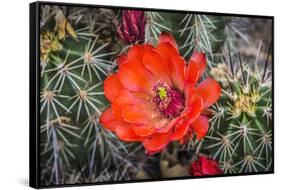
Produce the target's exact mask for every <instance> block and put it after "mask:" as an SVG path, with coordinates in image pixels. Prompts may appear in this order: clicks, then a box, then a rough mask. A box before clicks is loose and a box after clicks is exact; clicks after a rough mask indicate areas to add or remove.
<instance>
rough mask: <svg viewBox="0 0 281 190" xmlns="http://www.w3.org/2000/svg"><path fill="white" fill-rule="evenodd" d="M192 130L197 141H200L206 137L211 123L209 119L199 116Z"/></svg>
mask: <svg viewBox="0 0 281 190" xmlns="http://www.w3.org/2000/svg"><path fill="white" fill-rule="evenodd" d="M191 127H192V129H193V130H194V132H195V134H196V138H197V140H200V139H201V138H203V137H205V136H206V134H207V132H208V128H209V121H208V118H207V117H204V116H199V117H198V118H197V119H196V120H195V121H194V122H193V123H192V124H191Z"/></svg>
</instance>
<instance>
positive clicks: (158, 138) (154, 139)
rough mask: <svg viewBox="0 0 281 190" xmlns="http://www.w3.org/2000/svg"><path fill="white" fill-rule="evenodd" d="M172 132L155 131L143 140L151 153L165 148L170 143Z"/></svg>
mask: <svg viewBox="0 0 281 190" xmlns="http://www.w3.org/2000/svg"><path fill="white" fill-rule="evenodd" d="M170 136H171V134H170V133H154V134H153V135H151V136H149V137H147V138H145V139H144V140H143V142H142V144H143V146H144V148H145V149H146V150H147V152H148V154H149V153H155V152H158V151H160V150H162V149H163V148H165V146H166V145H167V144H168V143H169V138H170Z"/></svg>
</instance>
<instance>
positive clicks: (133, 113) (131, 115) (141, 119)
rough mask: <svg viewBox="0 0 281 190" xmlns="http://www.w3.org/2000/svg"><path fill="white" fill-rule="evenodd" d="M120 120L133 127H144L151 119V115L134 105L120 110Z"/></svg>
mask: <svg viewBox="0 0 281 190" xmlns="http://www.w3.org/2000/svg"><path fill="white" fill-rule="evenodd" d="M122 118H123V119H124V121H126V122H129V123H132V124H135V125H144V124H147V123H148V122H149V120H150V119H151V114H150V113H147V112H146V111H145V110H142V109H140V108H139V107H137V106H135V105H127V106H126V107H124V108H123V110H122Z"/></svg>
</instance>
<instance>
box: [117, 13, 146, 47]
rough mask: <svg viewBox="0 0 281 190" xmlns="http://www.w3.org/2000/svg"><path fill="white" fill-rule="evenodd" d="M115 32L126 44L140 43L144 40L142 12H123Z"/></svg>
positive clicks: (143, 15) (143, 16)
mask: <svg viewBox="0 0 281 190" xmlns="http://www.w3.org/2000/svg"><path fill="white" fill-rule="evenodd" d="M122 14H123V15H122V23H121V24H120V25H119V27H118V29H117V32H118V34H119V36H120V38H121V39H122V40H123V41H125V42H127V43H136V42H138V43H142V42H143V41H144V38H145V25H146V18H145V14H144V12H143V11H134V10H124V11H123V13H122Z"/></svg>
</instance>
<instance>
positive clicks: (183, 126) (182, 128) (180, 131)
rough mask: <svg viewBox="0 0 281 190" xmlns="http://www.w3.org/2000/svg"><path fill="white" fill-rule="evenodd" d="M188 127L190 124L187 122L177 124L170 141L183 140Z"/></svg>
mask: <svg viewBox="0 0 281 190" xmlns="http://www.w3.org/2000/svg"><path fill="white" fill-rule="evenodd" d="M189 126H190V123H189V121H188V120H186V121H182V122H180V123H178V124H177V125H176V126H175V127H174V129H173V132H172V135H171V137H170V140H180V139H181V138H183V137H184V136H185V134H186V133H187V131H188V129H189Z"/></svg>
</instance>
